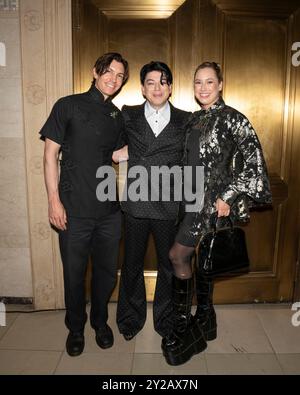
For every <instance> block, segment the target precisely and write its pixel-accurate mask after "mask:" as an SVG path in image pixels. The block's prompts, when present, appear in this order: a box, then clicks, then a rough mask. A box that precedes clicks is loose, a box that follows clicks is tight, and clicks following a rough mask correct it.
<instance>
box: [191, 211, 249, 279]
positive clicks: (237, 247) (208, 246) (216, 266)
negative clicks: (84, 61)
mask: <svg viewBox="0 0 300 395" xmlns="http://www.w3.org/2000/svg"><path fill="white" fill-rule="evenodd" d="M226 218H227V219H228V220H229V222H230V226H229V227H222V228H217V223H218V218H217V220H216V221H215V224H214V227H213V231H212V232H209V233H207V234H206V235H205V236H204V237H203V238H202V240H201V241H200V244H199V249H198V270H199V271H200V273H201V274H202V275H206V276H211V277H214V276H217V275H220V274H225V273H234V272H236V271H239V272H244V271H248V270H249V258H248V252H247V245H246V237H245V232H244V231H243V229H241V228H239V227H236V226H233V222H232V219H231V218H230V217H226Z"/></svg>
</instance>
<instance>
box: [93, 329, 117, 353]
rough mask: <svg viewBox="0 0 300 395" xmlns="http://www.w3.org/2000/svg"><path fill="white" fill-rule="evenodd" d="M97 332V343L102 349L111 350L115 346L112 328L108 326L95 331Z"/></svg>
mask: <svg viewBox="0 0 300 395" xmlns="http://www.w3.org/2000/svg"><path fill="white" fill-rule="evenodd" d="M95 332H96V343H97V344H98V346H99V347H100V348H104V349H105V348H110V347H112V346H113V344H114V335H113V332H112V330H111V328H110V327H109V326H108V325H107V324H106V325H105V326H104V327H102V328H98V329H96V330H95Z"/></svg>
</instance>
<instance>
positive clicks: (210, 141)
mask: <svg viewBox="0 0 300 395" xmlns="http://www.w3.org/2000/svg"><path fill="white" fill-rule="evenodd" d="M195 129H196V130H198V135H197V136H199V139H198V138H197V139H198V140H199V160H198V159H197V165H199V166H203V167H204V204H203V207H202V208H201V210H200V211H199V212H196V213H193V214H192V215H193V220H192V221H191V222H192V225H191V226H190V227H189V231H190V232H192V233H193V236H199V237H201V236H203V235H204V234H205V233H207V232H208V231H210V230H211V228H212V225H213V222H214V221H215V218H216V215H215V213H216V207H215V203H216V200H217V199H218V198H221V199H222V200H223V201H225V202H226V203H228V204H229V205H230V207H231V214H230V215H231V218H232V219H233V221H234V222H238V221H244V222H245V221H247V220H248V219H249V208H250V207H255V206H261V205H266V204H271V202H272V197H271V191H270V184H269V179H268V173H267V167H266V164H265V160H264V156H263V152H262V148H261V145H260V142H259V140H258V137H257V135H256V133H255V130H254V129H253V127H252V125H251V123H250V122H249V120H248V119H247V118H246V117H245V116H244V115H243V114H241V113H240V112H238V111H237V110H235V109H234V108H232V107H229V106H227V105H226V104H225V103H224V101H223V99H222V98H220V99H219V100H218V101H217V102H216V103H215V104H214V105H213V106H211V107H210V108H209V109H208V110H200V111H197V112H195V113H194V114H193V115H192V118H191V120H190V122H189V124H188V126H187V134H186V143H185V152H184V161H183V163H184V165H191V164H192V163H189V158H188V152H187V146H188V141H189V137H190V135H191V132H192V131H194V132H195ZM192 165H195V164H194V163H193V164H192Z"/></svg>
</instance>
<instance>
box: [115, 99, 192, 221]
mask: <svg viewBox="0 0 300 395" xmlns="http://www.w3.org/2000/svg"><path fill="white" fill-rule="evenodd" d="M144 107H145V103H144V104H142V105H138V106H124V107H123V108H122V114H123V117H124V120H125V136H124V143H125V144H128V154H129V160H128V173H127V174H130V172H132V171H133V170H134V166H143V168H145V169H146V170H147V177H148V179H147V177H146V174H145V175H144V177H141V179H142V178H143V180H141V179H140V180H139V182H141V184H142V185H143V186H144V187H145V186H146V187H147V186H148V193H147V197H146V199H145V201H141V200H138V201H133V200H132V199H130V196H128V198H127V201H126V200H125V201H124V200H123V201H121V207H122V210H123V211H124V212H126V213H128V214H130V215H132V216H134V217H136V218H152V219H160V220H172V219H174V220H175V219H176V218H177V214H178V207H179V202H178V201H175V199H174V197H173V192H174V179H173V177H171V183H170V197H171V201H163V200H162V197H161V190H162V183H161V182H160V183H159V185H157V186H155V185H153V183H151V171H152V170H151V169H152V167H153V166H155V167H157V166H159V167H160V166H167V168H171V167H173V166H180V167H181V166H182V158H183V147H184V141H185V131H186V124H187V122H188V120H189V118H190V116H191V113H189V112H186V111H182V110H179V109H177V108H175V107H174V106H172V105H171V103H170V108H171V118H170V122H169V123H168V125H167V126H166V127H165V128H164V129H163V130H162V132H161V133H160V134H159V135H158V136H157V137H155V135H154V133H153V131H152V129H151V127H150V125H149V124H148V122H147V120H146V118H145V115H144ZM137 178H138V177H137ZM134 182H136V181H135V179H134V178H127V183H126V186H125V191H126V194H128V195H129V192H130V188H131V187H134V184H133V183H134ZM151 189H152V190H151ZM131 190H132V189H131ZM151 192H152V197H151ZM154 196H155V197H154ZM153 197H154V200H156V201H153ZM123 198H124V197H123ZM121 200H122V197H121Z"/></svg>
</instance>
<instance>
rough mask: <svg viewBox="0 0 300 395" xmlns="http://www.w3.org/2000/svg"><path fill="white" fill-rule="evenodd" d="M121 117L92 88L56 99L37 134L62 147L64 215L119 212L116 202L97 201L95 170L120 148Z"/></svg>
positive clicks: (61, 176)
mask: <svg viewBox="0 0 300 395" xmlns="http://www.w3.org/2000/svg"><path fill="white" fill-rule="evenodd" d="M122 130H123V118H122V114H121V112H120V111H119V110H118V108H117V107H116V106H115V105H114V104H113V103H112V102H111V101H110V100H109V99H108V100H106V101H104V97H103V95H102V94H101V92H100V91H99V90H98V89H97V88H96V87H95V86H94V85H92V86H91V88H90V90H89V91H88V92H85V93H81V94H76V95H71V96H67V97H63V98H61V99H59V100H58V101H57V102H56V103H55V105H54V106H53V109H52V112H51V114H50V116H49V118H48V119H47V121H46V123H45V125H44V126H43V128H42V129H41V131H40V134H41V135H42V137H43V138H45V137H47V138H48V139H50V140H52V141H54V142H56V143H57V144H59V145H61V151H62V158H61V161H60V165H61V166H60V167H61V173H60V181H59V195H60V199H61V201H62V203H63V205H64V207H65V209H66V212H67V215H69V216H74V217H92V218H98V217H101V216H104V215H108V214H111V213H113V212H115V211H116V210H118V209H119V203H118V202H116V201H105V202H100V201H99V200H98V199H97V196H96V189H97V186H98V184H99V183H100V182H101V179H99V178H96V172H97V169H98V168H99V167H100V166H103V165H109V166H110V165H111V163H112V160H111V157H112V152H113V151H114V150H115V149H118V148H120V144H119V141H120V137H121V132H122Z"/></svg>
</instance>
